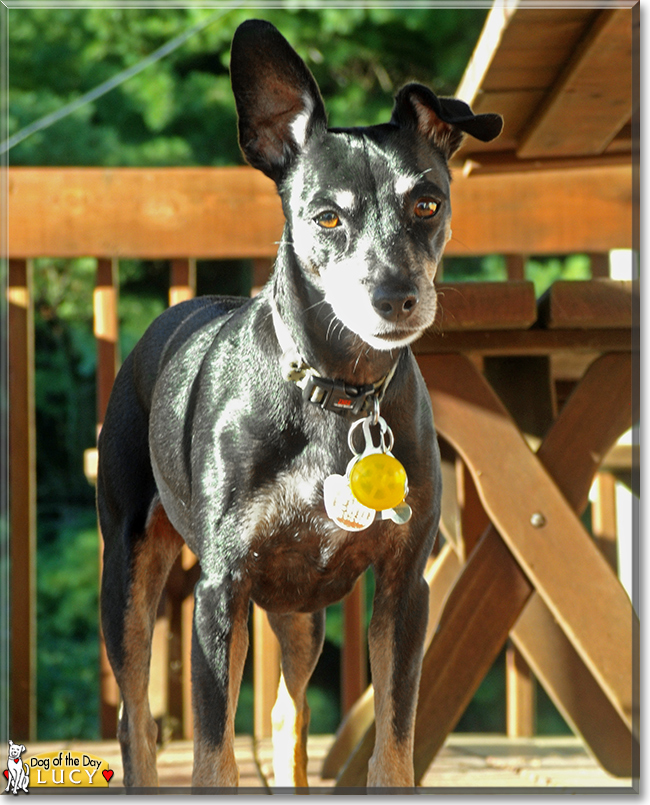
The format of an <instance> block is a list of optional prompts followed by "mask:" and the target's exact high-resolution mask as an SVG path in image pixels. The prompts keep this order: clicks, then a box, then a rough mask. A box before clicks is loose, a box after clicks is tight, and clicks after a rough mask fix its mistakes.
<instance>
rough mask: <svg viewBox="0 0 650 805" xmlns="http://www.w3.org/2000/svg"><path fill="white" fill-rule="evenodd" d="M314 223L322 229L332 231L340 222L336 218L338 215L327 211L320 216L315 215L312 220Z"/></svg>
mask: <svg viewBox="0 0 650 805" xmlns="http://www.w3.org/2000/svg"><path fill="white" fill-rule="evenodd" d="M314 221H316V223H317V224H318V226H322V227H323V229H334V228H335V227H337V226H339V224H340V223H341V220H340V218H339V217H338V215H337V214H336V213H335V212H332V211H331V210H328V211H327V212H322V213H321V214H320V215H317V216H316V217H315V218H314Z"/></svg>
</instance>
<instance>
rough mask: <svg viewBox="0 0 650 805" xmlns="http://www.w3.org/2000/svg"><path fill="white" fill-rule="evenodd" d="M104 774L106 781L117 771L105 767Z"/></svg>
mask: <svg viewBox="0 0 650 805" xmlns="http://www.w3.org/2000/svg"><path fill="white" fill-rule="evenodd" d="M102 774H103V775H104V779H105V780H106V782H108V781H109V780H110V779H111V777H112V776H113V774H115V772H114V771H113V769H104V770H103V771H102Z"/></svg>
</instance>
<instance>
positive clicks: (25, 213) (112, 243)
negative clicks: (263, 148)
mask: <svg viewBox="0 0 650 805" xmlns="http://www.w3.org/2000/svg"><path fill="white" fill-rule="evenodd" d="M8 173H9V194H8V204H9V213H10V214H9V219H8V226H9V239H8V244H9V253H10V256H11V257H19V258H27V257H43V256H49V257H78V256H88V255H93V254H103V255H106V254H108V255H116V256H128V257H142V258H160V259H175V258H177V257H178V255H179V254H184V255H187V256H188V257H194V258H234V257H252V258H255V257H273V256H274V255H275V254H276V252H277V248H278V242H279V240H280V238H281V235H282V226H283V216H282V210H281V206H280V200H279V198H278V196H277V192H276V190H275V185H274V184H273V183H272V182H271V181H270V180H269V179H267V178H265V177H264V176H263V175H262V174H261V173H260V172H259V171H255V170H253V169H252V168H201V169H198V168H174V169H172V168H158V169H135V168H119V169H118V168H115V169H106V168H10V169H9V172H8ZM451 193H452V205H453V209H454V215H453V237H452V239H451V241H450V242H449V243H448V245H447V249H446V252H445V253H446V254H447V255H473V254H476V255H481V254H524V253H525V254H549V253H552V254H569V253H572V252H605V251H609V250H610V249H614V248H631V245H632V168H631V166H630V165H627V166H625V165H618V166H613V167H596V168H584V169H582V168H575V169H573V170H553V171H543V172H527V173H521V174H508V175H498V174H497V175H491V174H486V175H477V176H470V177H468V178H465V177H463V176H462V175H461V174H455V178H454V182H453V184H452V191H451ZM577 210H579V211H580V213H579V215H578V214H576V211H577Z"/></svg>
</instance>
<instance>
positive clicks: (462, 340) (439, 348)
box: [413, 328, 634, 357]
mask: <svg viewBox="0 0 650 805" xmlns="http://www.w3.org/2000/svg"><path fill="white" fill-rule="evenodd" d="M633 348H634V346H633V339H632V333H631V331H630V329H629V328H621V329H611V330H578V329H575V328H573V329H564V330H538V329H531V330H510V331H500V330H476V331H474V332H462V331H460V332H449V333H437V332H435V331H434V330H433V329H430V330H427V331H426V333H424V334H423V335H422V337H421V338H419V339H418V340H417V341H416V342H415V343H414V345H413V351H414V352H415V354H416V355H417V356H418V357H420V356H425V355H433V354H447V353H457V352H468V353H473V354H479V355H545V354H551V355H553V354H555V353H574V354H575V353H584V354H585V355H589V354H592V353H594V352H596V353H602V352H626V353H629V352H630V351H631V350H632V349H633Z"/></svg>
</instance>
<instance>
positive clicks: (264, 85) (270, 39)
mask: <svg viewBox="0 0 650 805" xmlns="http://www.w3.org/2000/svg"><path fill="white" fill-rule="evenodd" d="M230 78H231V82H232V89H233V93H234V95H235V102H236V105H237V114H238V116H239V144H240V146H241V149H242V151H243V153H244V156H245V157H246V160H247V161H248V162H249V163H250V164H251V165H252V166H253V167H254V168H259V169H260V170H261V171H262V172H263V173H265V174H266V175H267V176H270V177H271V179H273V180H274V181H275V182H276V183H278V182H280V181H281V179H282V178H283V176H284V175H285V173H286V170H287V168H288V167H289V165H290V164H291V162H292V160H293V158H294V156H295V155H296V154H297V153H298V152H299V151H300V149H301V148H302V147H303V146H304V145H305V143H306V142H307V140H308V139H309V137H310V136H311V135H312V134H313V133H314V132H315V131H316V130H318V129H321V130H325V129H326V128H327V117H326V114H325V107H324V105H323V101H322V98H321V96H320V92H319V90H318V85H317V84H316V81H315V80H314V77H313V76H312V74H311V73H310V72H309V69H308V68H307V65H306V64H305V63H304V61H303V60H302V59H301V58H300V56H299V55H298V54H297V53H296V51H295V50H294V49H293V48H292V47H291V45H290V44H289V43H288V42H287V40H286V39H285V38H284V37H283V36H282V34H281V33H280V32H279V31H278V30H277V28H275V27H274V26H273V25H271V23H269V22H265V21H264V20H247V21H246V22H244V23H242V24H241V25H240V26H239V28H238V29H237V30H236V31H235V35H234V37H233V41H232V48H231V52H230Z"/></svg>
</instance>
